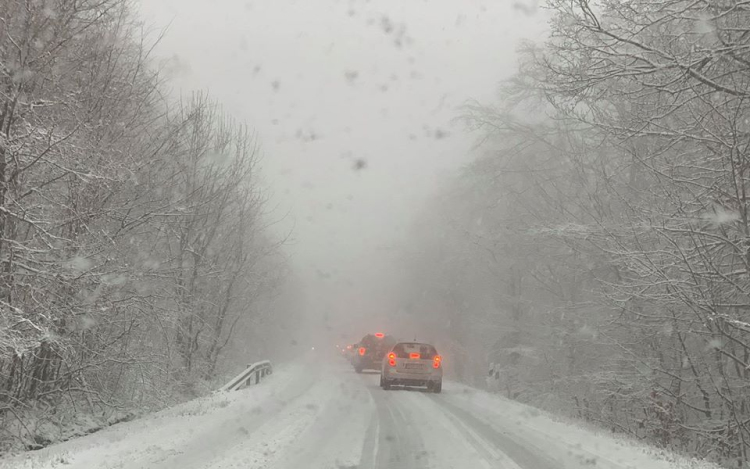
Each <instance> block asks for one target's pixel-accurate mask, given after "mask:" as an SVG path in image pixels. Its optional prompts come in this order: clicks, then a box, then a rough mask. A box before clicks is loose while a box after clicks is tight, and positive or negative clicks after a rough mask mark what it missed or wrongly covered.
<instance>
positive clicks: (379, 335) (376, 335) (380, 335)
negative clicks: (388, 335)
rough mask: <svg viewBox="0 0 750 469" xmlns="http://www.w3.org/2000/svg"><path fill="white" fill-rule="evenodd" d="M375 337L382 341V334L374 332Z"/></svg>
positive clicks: (383, 335)
mask: <svg viewBox="0 0 750 469" xmlns="http://www.w3.org/2000/svg"><path fill="white" fill-rule="evenodd" d="M375 337H377V338H378V339H382V338H383V337H385V334H383V333H382V332H376V333H375Z"/></svg>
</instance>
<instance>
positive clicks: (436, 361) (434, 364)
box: [432, 355, 443, 368]
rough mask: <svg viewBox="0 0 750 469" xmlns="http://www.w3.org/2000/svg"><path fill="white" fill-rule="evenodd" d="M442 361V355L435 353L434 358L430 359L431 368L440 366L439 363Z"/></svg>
mask: <svg viewBox="0 0 750 469" xmlns="http://www.w3.org/2000/svg"><path fill="white" fill-rule="evenodd" d="M442 361H443V357H441V356H440V355H435V358H433V359H432V367H433V368H440V363H441V362H442Z"/></svg>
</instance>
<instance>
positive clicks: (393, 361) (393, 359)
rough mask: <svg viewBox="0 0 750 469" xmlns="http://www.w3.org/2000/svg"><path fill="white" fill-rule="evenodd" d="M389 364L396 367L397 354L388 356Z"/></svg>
mask: <svg viewBox="0 0 750 469" xmlns="http://www.w3.org/2000/svg"><path fill="white" fill-rule="evenodd" d="M388 364H389V365H391V366H396V354H395V353H393V352H391V353H389V354H388Z"/></svg>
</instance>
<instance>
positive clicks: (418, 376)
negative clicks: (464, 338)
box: [380, 342, 443, 393]
mask: <svg viewBox="0 0 750 469" xmlns="http://www.w3.org/2000/svg"><path fill="white" fill-rule="evenodd" d="M393 385H404V386H426V387H427V390H428V391H432V392H435V393H439V392H440V391H442V389H443V359H442V357H441V356H440V355H438V353H437V350H435V347H433V346H432V345H430V344H422V343H418V342H400V343H398V344H396V345H394V346H393V348H392V349H391V350H390V351H389V352H388V354H387V355H386V356H385V358H384V359H383V363H382V365H381V371H380V387H382V388H383V389H385V390H388V389H390V388H391V386H393Z"/></svg>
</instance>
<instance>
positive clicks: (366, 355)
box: [352, 332, 397, 373]
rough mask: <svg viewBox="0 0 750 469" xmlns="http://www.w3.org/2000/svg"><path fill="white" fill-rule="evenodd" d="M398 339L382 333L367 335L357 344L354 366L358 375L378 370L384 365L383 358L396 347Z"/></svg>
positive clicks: (353, 359) (353, 358)
mask: <svg viewBox="0 0 750 469" xmlns="http://www.w3.org/2000/svg"><path fill="white" fill-rule="evenodd" d="M396 342H397V341H396V339H394V338H393V337H391V336H389V335H385V334H383V333H381V332H377V333H375V334H367V335H366V336H364V337H363V338H362V340H361V341H359V343H358V344H356V345H355V346H354V347H355V350H354V355H353V357H352V365H353V366H354V370H355V371H356V372H357V373H362V370H378V371H380V368H381V366H382V364H383V357H385V354H386V353H388V351H389V350H390V349H391V348H392V347H393V346H394V345H396Z"/></svg>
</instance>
